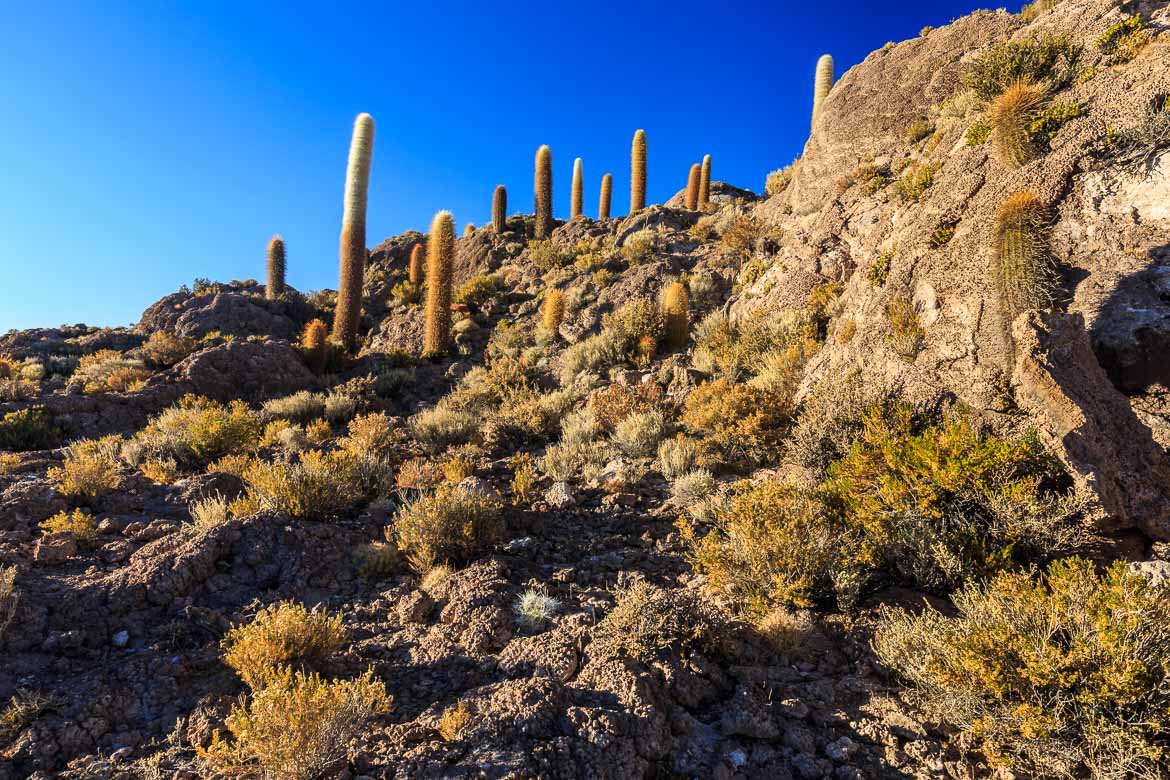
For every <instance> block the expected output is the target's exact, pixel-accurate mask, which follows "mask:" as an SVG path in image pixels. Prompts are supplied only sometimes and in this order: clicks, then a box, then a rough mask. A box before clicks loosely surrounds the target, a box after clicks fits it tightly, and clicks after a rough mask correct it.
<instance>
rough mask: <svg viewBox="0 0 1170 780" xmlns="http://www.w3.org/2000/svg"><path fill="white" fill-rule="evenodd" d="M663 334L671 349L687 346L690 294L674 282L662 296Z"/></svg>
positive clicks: (684, 286)
mask: <svg viewBox="0 0 1170 780" xmlns="http://www.w3.org/2000/svg"><path fill="white" fill-rule="evenodd" d="M662 321H663V333H664V334H665V336H666V343H667V345H668V346H670V347H671V348H673V349H682V348H683V347H685V346H686V345H687V337H688V335H689V332H690V329H691V294H690V291H689V290H687V286H686V285H685V284H683V283H682V282H674V283H673V284H671V285H670V286H669V287H667V288H666V292H665V293H664V294H663V296H662Z"/></svg>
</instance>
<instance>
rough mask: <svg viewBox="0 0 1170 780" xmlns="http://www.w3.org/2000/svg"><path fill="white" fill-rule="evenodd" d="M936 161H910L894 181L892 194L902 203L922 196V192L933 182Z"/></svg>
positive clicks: (936, 168) (937, 166)
mask: <svg viewBox="0 0 1170 780" xmlns="http://www.w3.org/2000/svg"><path fill="white" fill-rule="evenodd" d="M938 169H939V164H938V163H912V164H911V165H910V166H909V167H908V168H907V169H906V171H905V172H904V173H903V174H902V176H901V178H899V179H898V180H897V181H896V182H894V194H896V195H897V196H898V199H899V200H901V201H902V202H903V203H911V202H913V201H916V200H918V199H919V198H921V197H922V193H924V192H926V189H927V188H928V187H929V186H930V185H931V184H933V183H934V174H935V173H937V172H938Z"/></svg>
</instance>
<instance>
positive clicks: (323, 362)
mask: <svg viewBox="0 0 1170 780" xmlns="http://www.w3.org/2000/svg"><path fill="white" fill-rule="evenodd" d="M328 334H329V330H328V328H326V327H325V323H324V322H322V321H321V320H310V322H309V324H307V325H305V330H304V332H303V333H302V334H301V353H302V354H303V355H304V356H305V363H306V364H308V366H309V369H310V370H312V372H313V373H314V374H323V373H325V367H326V366H327V365H328V363H329V335H328Z"/></svg>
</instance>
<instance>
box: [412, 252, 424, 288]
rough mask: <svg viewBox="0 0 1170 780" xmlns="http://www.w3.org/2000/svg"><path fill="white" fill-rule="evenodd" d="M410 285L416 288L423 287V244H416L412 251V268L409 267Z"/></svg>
mask: <svg viewBox="0 0 1170 780" xmlns="http://www.w3.org/2000/svg"><path fill="white" fill-rule="evenodd" d="M409 274H410V276H409V278H410V283H411V284H413V285H414V286H415V287H419V286H421V285H422V281H423V248H422V244H415V245H414V246H413V247H411V249H410V267H409Z"/></svg>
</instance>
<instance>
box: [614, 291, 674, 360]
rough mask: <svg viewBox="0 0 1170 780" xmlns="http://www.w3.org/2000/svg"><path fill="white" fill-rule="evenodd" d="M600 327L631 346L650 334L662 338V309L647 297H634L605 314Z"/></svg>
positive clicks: (627, 347) (628, 347) (663, 325)
mask: <svg viewBox="0 0 1170 780" xmlns="http://www.w3.org/2000/svg"><path fill="white" fill-rule="evenodd" d="M601 327H602V329H603V330H605V331H608V332H609V333H610V334H611V335H612V336H613V337H614V338H616V339H617V340H618V341H619V342H621V343H622V344H624V345H625V348H626V349H627V350H629V349H631V348H633V347H634V346H635V345H636V344H637V342H638V339H640V338H642V337H643V336H650V337H651V338H652V339H654V340H655V341H658V340H659V339H661V338H662V334H663V331H664V328H665V320H664V319H663V317H662V310H661V309H659V308H658V306H657V304H655V303H654V301H652V300H650V299H649V298H635V299H634V300H632V301H629V302H627V303H624V304H622V306H621V307H620V308H618V309H617V310H616V311H612V312H610V313H609V314H606V315H605V316H604V317H603V318H602V320H601Z"/></svg>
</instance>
